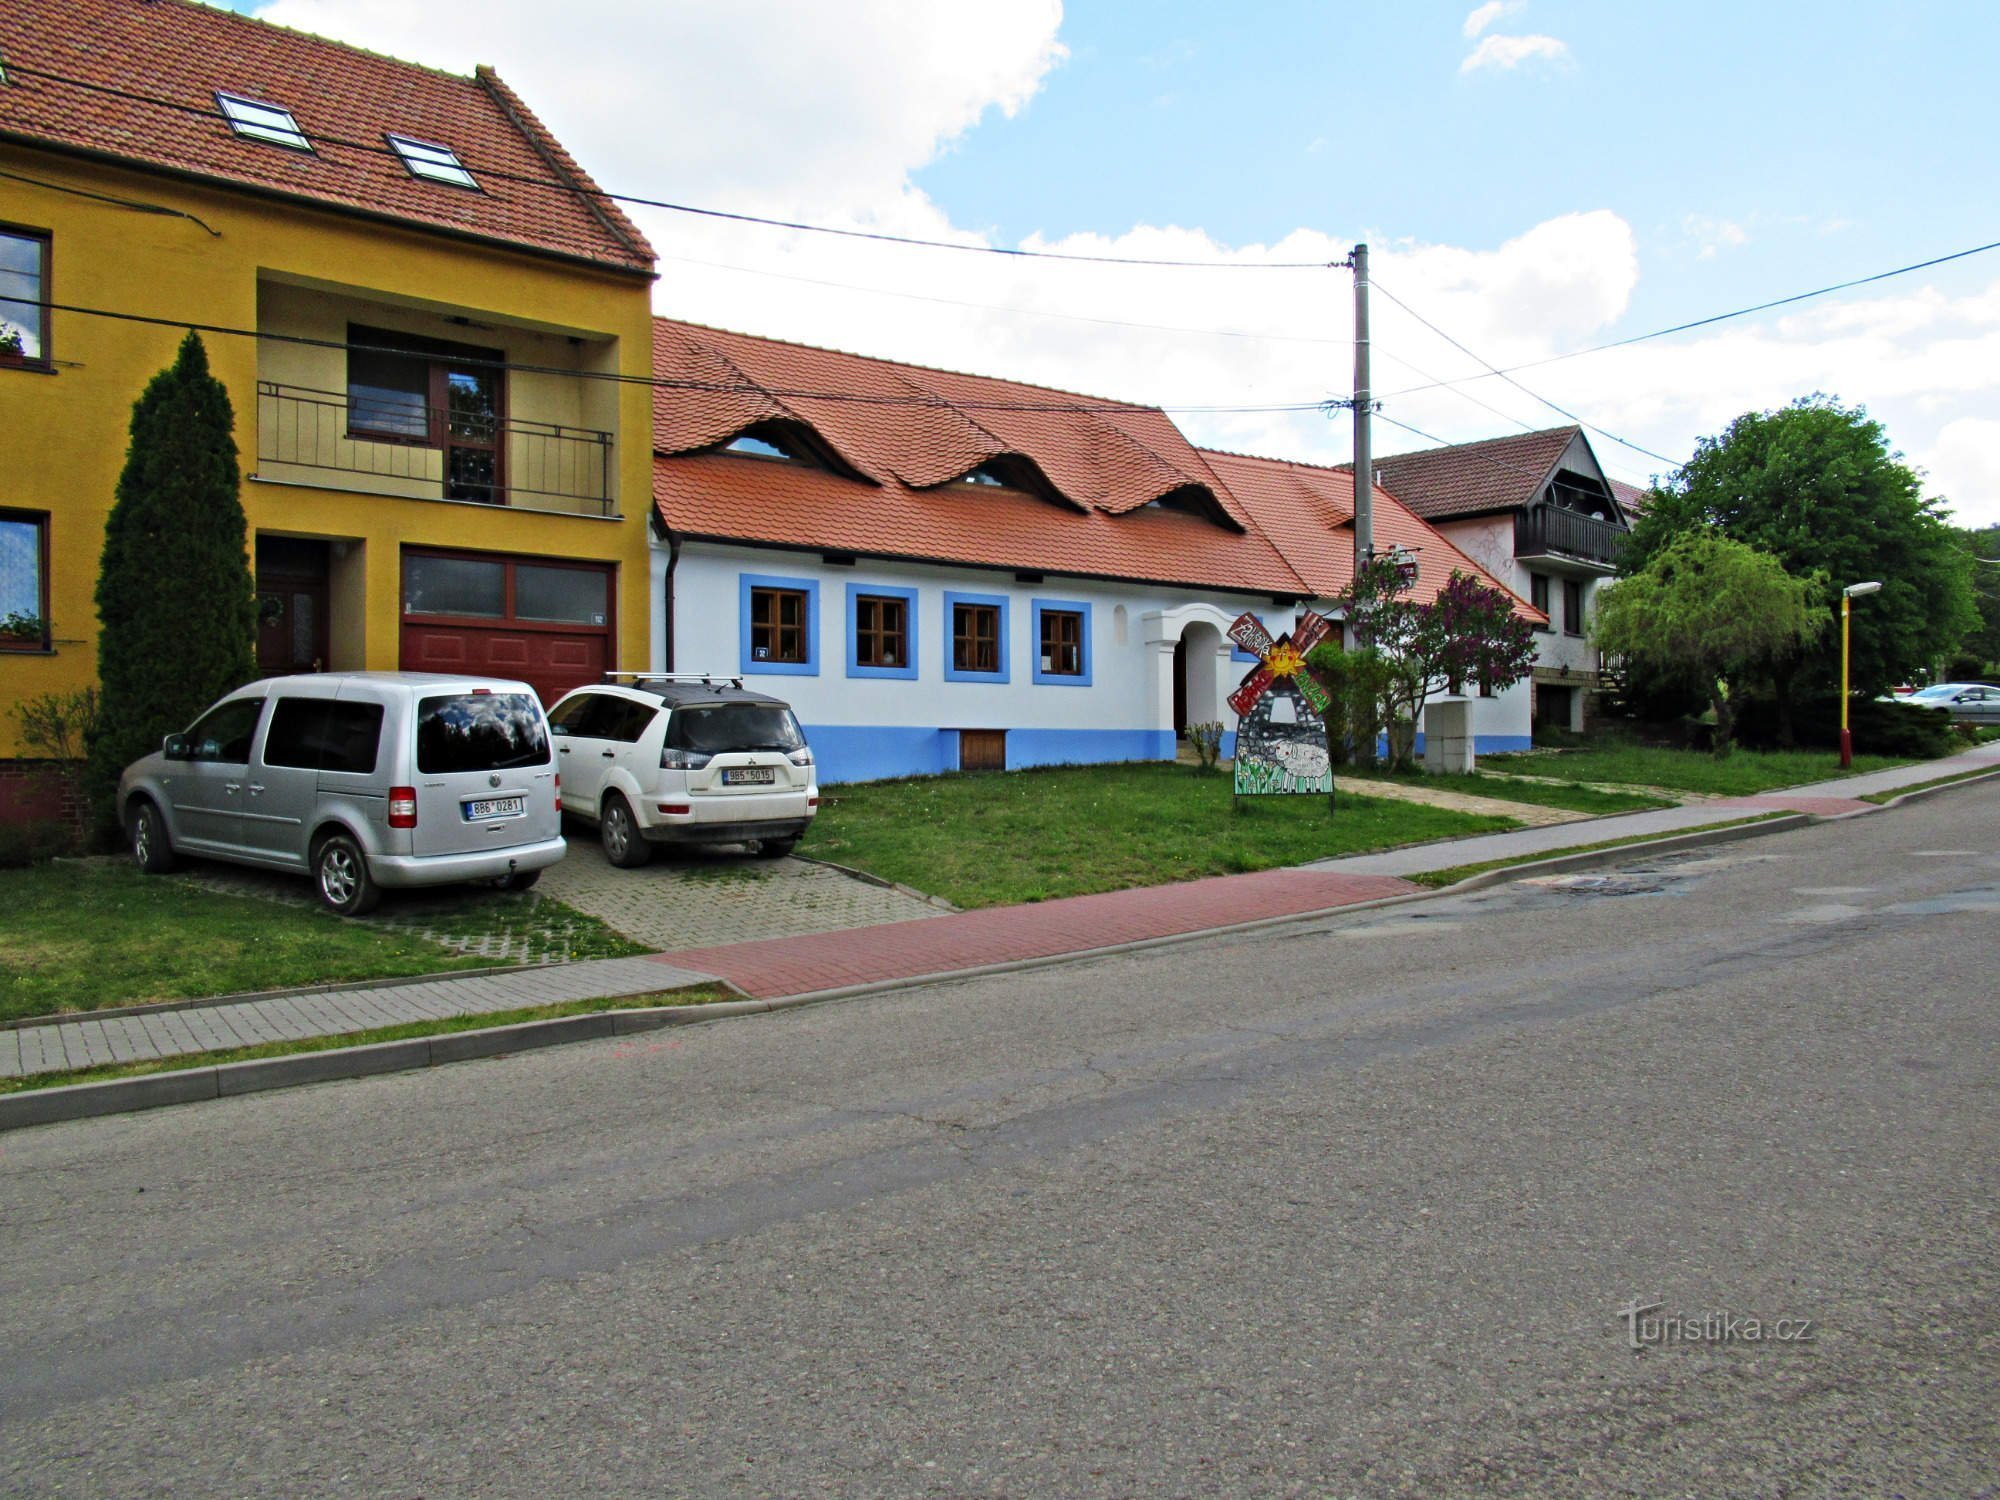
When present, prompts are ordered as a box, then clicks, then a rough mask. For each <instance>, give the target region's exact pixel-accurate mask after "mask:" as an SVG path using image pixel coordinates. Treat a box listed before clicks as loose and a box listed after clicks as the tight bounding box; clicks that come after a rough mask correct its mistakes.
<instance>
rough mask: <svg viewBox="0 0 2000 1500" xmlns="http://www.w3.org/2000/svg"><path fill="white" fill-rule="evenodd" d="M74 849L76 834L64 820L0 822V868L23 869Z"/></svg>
mask: <svg viewBox="0 0 2000 1500" xmlns="http://www.w3.org/2000/svg"><path fill="white" fill-rule="evenodd" d="M75 852H76V835H75V834H74V833H72V832H71V830H70V828H69V826H68V825H67V824H65V823H59V822H57V821H55V820H54V819H50V818H37V819H35V820H34V821H33V822H28V823H0V870H21V869H26V868H27V867H28V866H29V865H39V864H46V863H48V861H50V860H52V859H54V858H55V857H56V856H57V855H59V854H74V853H75Z"/></svg>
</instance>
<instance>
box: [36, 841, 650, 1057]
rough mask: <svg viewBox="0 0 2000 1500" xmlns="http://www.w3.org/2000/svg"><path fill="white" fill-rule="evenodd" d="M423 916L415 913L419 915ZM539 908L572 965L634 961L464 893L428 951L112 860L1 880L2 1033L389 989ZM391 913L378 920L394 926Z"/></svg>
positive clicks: (469, 961)
mask: <svg viewBox="0 0 2000 1500" xmlns="http://www.w3.org/2000/svg"><path fill="white" fill-rule="evenodd" d="M428 904H429V903H428V902H427V903H426V905H427V906H428ZM540 906H547V907H549V908H552V910H553V911H554V912H555V913H556V914H557V915H558V916H560V918H561V919H562V921H561V923H560V924H559V925H562V926H564V927H565V928H578V929H579V930H578V931H577V932H576V933H575V943H577V944H580V945H581V947H582V950H583V951H582V952H580V953H578V954H577V955H576V956H588V957H600V956H612V953H613V952H614V951H615V952H617V953H635V952H643V951H644V950H643V949H639V948H635V947H633V946H632V945H631V944H629V943H626V942H624V940H623V939H621V938H618V937H617V936H616V935H615V934H611V933H610V932H609V930H608V929H603V928H602V924H599V923H595V922H594V921H593V920H592V919H591V918H588V917H583V916H581V915H580V914H578V913H574V912H571V911H570V910H569V908H567V907H565V906H562V905H561V904H560V903H556V902H541V903H537V902H536V901H535V900H534V899H533V898H532V897H530V896H526V895H516V896H508V895H502V894H501V893H499V892H494V891H474V890H468V891H466V892H465V894H464V899H463V901H461V902H458V903H456V904H453V905H451V906H449V907H446V906H445V905H444V903H442V902H440V903H439V906H438V908H437V909H436V910H432V911H427V912H426V913H425V915H424V919H423V925H424V927H425V928H426V929H427V930H438V936H437V937H428V936H424V935H422V934H420V933H418V932H413V931H408V930H404V929H402V928H401V927H400V926H397V925H391V923H390V922H386V921H376V920H363V921H343V920H342V919H341V918H339V917H336V916H334V915H332V914H331V913H329V912H326V911H322V910H321V909H320V908H318V907H316V906H304V905H290V904H285V903H281V902H276V901H264V900H258V899H255V898H253V897H249V896H236V895H224V894H218V893H216V892H214V891H207V890H202V889H200V888H198V887H196V886H194V885H191V884H188V883H186V882H184V881H181V880H175V879H163V878H148V877H146V876H142V875H140V874H139V873H138V871H136V870H134V869H133V868H132V867H131V866H130V865H127V864H125V863H122V862H114V861H109V860H104V861H91V862H88V863H69V862H58V863H55V864H48V865H39V866H36V867H34V868H32V869H26V870H0V910H4V911H5V912H6V913H7V920H6V922H5V923H4V924H0V1020H13V1019H15V1018H17V1017H20V1016H40V1015H52V1014H54V1013H56V1012H58V1011H88V1010H98V1009H102V1008H104V1007H106V1006H118V1005H141V1004H144V1003H146V1002H147V1001H151V1000H183V999H190V998H194V997H197V996H203V995H228V994H235V993H238V992H240V991H244V990H264V989H282V988H285V987H288V986H293V985H308V984H324V983H331V982H335V981H340V980H351V979H396V978H402V977H404V976H407V975H413V974H437V973H445V972H448V971H450V970H453V969H477V968H491V967H492V966H493V964H494V960H493V959H492V958H488V957H480V956H477V955H465V954H461V953H459V952H456V951H454V949H453V948H452V947H449V946H446V945H445V944H446V942H448V941H450V940H451V939H453V938H463V937H465V936H468V935H470V934H471V933H472V932H473V931H474V930H475V929H477V930H489V929H493V928H495V927H496V926H504V925H505V924H507V923H509V922H514V923H527V922H533V923H534V924H535V925H537V926H539V925H541V918H540V916H539V915H537V914H536V913H537V911H538V908H539V907H540ZM393 915H394V914H393V911H392V910H391V909H390V908H389V907H385V908H384V916H393Z"/></svg>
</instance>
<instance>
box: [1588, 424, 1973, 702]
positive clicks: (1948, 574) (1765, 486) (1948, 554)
mask: <svg viewBox="0 0 2000 1500" xmlns="http://www.w3.org/2000/svg"><path fill="white" fill-rule="evenodd" d="M1899 458H1900V456H1899V455H1897V454H1895V453H1892V452H1890V450H1889V446H1888V443H1887V440H1886V438H1885V437H1884V435H1883V431H1882V426H1881V424H1880V423H1879V422H1875V421H1871V420H1870V419H1869V417H1868V414H1867V413H1866V412H1865V411H1863V410H1862V409H1861V408H1860V407H1845V406H1841V405H1839V404H1838V403H1837V402H1836V401H1834V400H1832V399H1830V398H1828V397H1825V396H1810V397H1806V398H1804V399H1801V400H1799V401H1795V402H1793V403H1792V404H1791V405H1790V406H1787V407H1785V408H1783V409H1781V410H1778V411H1767V412H1749V413H1746V414H1745V415H1743V416H1740V417H1738V418H1737V419H1736V420H1735V421H1734V422H1732V423H1730V424H1729V428H1728V430H1727V431H1726V432H1724V433H1723V434H1722V436H1721V437H1718V438H1703V439H1702V440H1701V442H1700V443H1699V444H1698V445H1697V447H1696V449H1695V454H1694V457H1693V458H1691V459H1689V460H1688V462H1687V463H1686V465H1684V466H1683V467H1682V468H1681V469H1680V470H1679V471H1678V472H1677V473H1675V474H1673V475H1672V476H1670V477H1669V478H1668V480H1667V482H1666V483H1665V484H1664V485H1663V486H1661V487H1660V488H1659V489H1657V490H1655V491H1654V492H1653V494H1652V495H1651V496H1650V497H1649V499H1648V502H1647V505H1646V510H1645V514H1644V516H1643V517H1642V519H1641V520H1640V522H1639V524H1638V525H1637V526H1636V527H1635V528H1634V529H1633V533H1632V539H1631V543H1630V545H1629V546H1628V547H1627V548H1626V551H1625V553H1624V555H1623V557H1622V559H1621V564H1620V565H1621V570H1622V571H1625V572H1628V573H1633V574H1636V573H1639V572H1641V571H1642V570H1643V569H1645V568H1646V567H1647V566H1648V564H1649V563H1650V562H1651V560H1652V559H1653V558H1654V557H1656V556H1658V555H1659V554H1660V553H1661V552H1662V551H1663V550H1665V549H1666V548H1667V547H1668V546H1670V545H1671V544H1672V543H1673V542H1674V540H1675V539H1676V538H1678V537H1681V536H1683V535H1685V534H1687V533H1689V532H1693V531H1697V530H1706V529H1711V528H1712V529H1714V530H1717V531H1719V532H1721V533H1722V534H1723V535H1724V536H1727V537H1729V538H1731V539H1732V540H1734V541H1738V542H1742V543H1744V544H1746V545H1748V546H1751V547H1754V548H1756V549H1757V550H1758V551H1759V552H1764V553H1767V554H1769V555H1770V556H1772V557H1774V558H1776V559H1777V561H1778V563H1779V565H1780V566H1781V567H1783V568H1784V570H1785V571H1786V572H1788V573H1790V574H1791V575H1792V576H1793V577H1794V578H1811V577H1813V576H1815V575H1818V576H1820V577H1822V578H1823V579H1825V580H1826V581H1827V582H1828V583H1830V584H1832V585H1833V592H1831V593H1830V594H1829V596H1828V597H1829V599H1831V600H1837V599H1838V597H1839V596H1838V592H1837V591H1838V589H1839V588H1841V587H1843V586H1845V585H1847V584H1850V583H1859V582H1862V581H1863V580H1866V579H1879V580H1881V583H1882V592H1881V593H1879V594H1877V595H1874V596H1873V597H1871V598H1869V599H1867V600H1864V601H1863V602H1862V603H1861V604H1860V605H1858V606H1857V607H1856V608H1855V610H1854V616H1853V637H1854V639H1853V680H1854V686H1855V688H1856V689H1857V690H1858V691H1861V692H1865V693H1870V694H1873V693H1880V692H1885V691H1887V689H1888V687H1889V685H1890V684H1892V683H1895V682H1899V681H1902V680H1904V679H1906V678H1908V677H1910V676H1911V675H1912V674H1914V673H1916V672H1918V671H1920V670H1921V669H1923V668H1924V667H1926V666H1928V665H1930V664H1932V663H1934V662H1937V661H1939V660H1941V659H1943V658H1944V657H1945V656H1947V655H1949V654H1950V653H1951V652H1953V651H1955V650H1956V649H1958V646H1959V643H1960V642H1961V641H1962V640H1963V638H1964V637H1965V635H1966V633H1967V632H1968V631H1969V630H1971V629H1972V628H1973V627H1974V625H1975V623H1976V616H1975V614H1974V610H1973V592H1972V582H1971V569H1972V564H1971V562H1970V560H1969V558H1968V556H1967V554H1966V550H1965V548H1964V546H1963V545H1962V544H1961V542H1960V541H1959V539H1958V537H1957V535H1956V534H1955V533H1954V531H1953V529H1952V528H1951V527H1950V526H1949V525H1948V524H1947V523H1946V521H1945V519H1944V515H1943V512H1942V503H1941V502H1940V501H1938V500H1936V499H1927V498H1925V496H1924V494H1923V487H1922V483H1921V481H1920V480H1919V479H1918V477H1917V475H1916V474H1915V473H1913V472H1912V471H1911V470H1910V469H1909V468H1908V467H1907V466H1906V465H1904V464H1903V463H1901V462H1900V461H1899ZM1607 592H1611V591H1607ZM1829 618H1830V614H1829ZM1771 666H1772V683H1773V686H1774V687H1775V688H1776V689H1777V696H1778V707H1779V714H1780V724H1781V730H1782V728H1783V727H1784V726H1788V724H1789V714H1790V709H1791V707H1792V704H1793V702H1794V700H1795V699H1798V698H1802V697H1804V696H1805V695H1806V694H1807V693H1810V692H1814V691H1827V690H1830V689H1832V688H1833V687H1834V686H1835V684H1836V683H1837V681H1838V679H1839V674H1840V641H1839V636H1838V633H1837V632H1833V631H1824V632H1819V633H1817V634H1815V635H1814V636H1813V637H1812V638H1811V639H1810V641H1809V642H1807V643H1806V644H1804V645H1802V646H1801V647H1799V648H1798V649H1797V650H1794V651H1790V652H1787V653H1784V654H1783V655H1782V656H1781V657H1780V658H1779V659H1778V660H1776V661H1774V662H1773V663H1772V664H1771Z"/></svg>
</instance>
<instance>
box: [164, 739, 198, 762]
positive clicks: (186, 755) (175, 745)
mask: <svg viewBox="0 0 2000 1500" xmlns="http://www.w3.org/2000/svg"><path fill="white" fill-rule="evenodd" d="M160 754H162V755H164V756H165V757H166V758H167V759H168V760H191V759H192V758H193V752H192V751H190V750H189V749H188V740H187V736H186V735H184V734H170V735H168V736H167V737H166V738H165V739H164V740H162V741H160Z"/></svg>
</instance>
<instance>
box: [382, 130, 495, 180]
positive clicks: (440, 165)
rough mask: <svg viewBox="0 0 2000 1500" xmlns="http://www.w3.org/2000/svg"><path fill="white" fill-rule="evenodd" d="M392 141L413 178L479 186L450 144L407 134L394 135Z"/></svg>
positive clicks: (391, 143)
mask: <svg viewBox="0 0 2000 1500" xmlns="http://www.w3.org/2000/svg"><path fill="white" fill-rule="evenodd" d="M389 144H390V145H391V146H393V147H395V148H396V154H397V155H398V156H400V157H402V159H403V165H404V166H406V167H408V168H409V169H410V175H411V176H412V177H421V178H423V179H424V180H425V181H427V182H443V183H449V184H450V185H451V186H452V187H464V188H477V187H478V186H479V184H478V183H477V182H475V181H473V178H472V174H471V173H470V172H468V171H466V170H465V167H464V166H463V164H461V163H460V161H459V159H458V155H457V153H456V152H454V151H453V150H452V149H451V147H449V146H439V145H434V144H432V143H431V142H429V141H414V140H411V139H410V137H408V136H406V135H391V136H390V137H389Z"/></svg>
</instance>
